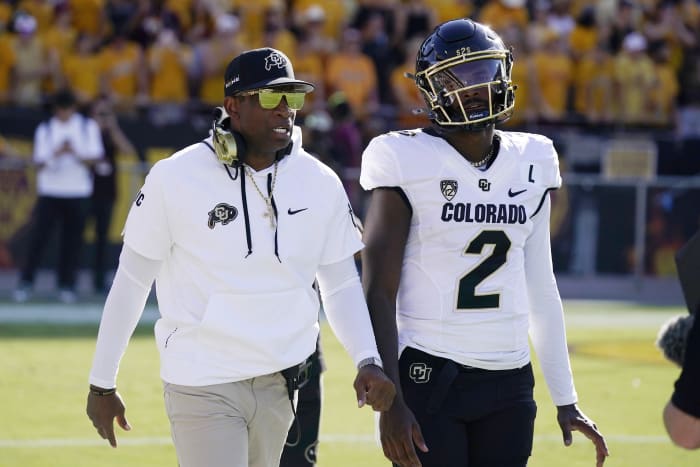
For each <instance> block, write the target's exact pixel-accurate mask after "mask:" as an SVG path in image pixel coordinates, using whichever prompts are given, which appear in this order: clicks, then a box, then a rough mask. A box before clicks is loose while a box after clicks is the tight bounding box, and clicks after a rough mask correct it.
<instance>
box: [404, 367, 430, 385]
mask: <svg viewBox="0 0 700 467" xmlns="http://www.w3.org/2000/svg"><path fill="white" fill-rule="evenodd" d="M432 371H433V369H432V368H430V367H429V366H428V365H426V364H425V363H422V362H414V363H411V366H410V367H409V368H408V376H409V377H410V378H411V379H412V380H413V381H414V382H416V383H418V384H422V383H427V382H428V381H430V373H431V372H432Z"/></svg>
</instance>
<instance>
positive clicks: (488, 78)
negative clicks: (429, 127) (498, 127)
mask: <svg viewBox="0 0 700 467" xmlns="http://www.w3.org/2000/svg"><path fill="white" fill-rule="evenodd" d="M511 66H512V56H511V53H510V51H508V50H483V51H478V52H472V53H469V52H467V53H464V54H460V55H456V56H454V57H451V58H449V59H446V60H442V61H439V62H437V63H435V64H433V65H431V66H429V67H428V68H426V69H425V70H422V71H420V72H418V73H416V83H417V85H418V88H419V89H420V90H421V92H422V94H423V97H424V99H425V101H426V104H427V105H428V107H429V108H430V113H431V115H430V117H431V119H432V120H433V121H434V122H435V123H437V124H438V125H440V126H443V127H452V128H454V129H458V128H462V129H467V130H479V129H482V128H484V127H486V126H488V125H491V124H494V123H500V122H504V121H506V120H507V119H508V118H509V117H510V116H511V114H512V113H513V106H514V104H515V93H514V87H513V82H512V81H511V76H510V75H511Z"/></svg>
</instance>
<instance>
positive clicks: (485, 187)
mask: <svg viewBox="0 0 700 467" xmlns="http://www.w3.org/2000/svg"><path fill="white" fill-rule="evenodd" d="M479 188H481V190H482V191H489V190H490V189H491V182H489V181H488V180H486V179H485V178H480V179H479Z"/></svg>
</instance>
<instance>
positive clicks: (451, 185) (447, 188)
mask: <svg viewBox="0 0 700 467" xmlns="http://www.w3.org/2000/svg"><path fill="white" fill-rule="evenodd" d="M440 191H441V192H442V196H444V197H445V199H446V200H447V201H452V198H454V197H455V195H456V194H457V180H441V181H440Z"/></svg>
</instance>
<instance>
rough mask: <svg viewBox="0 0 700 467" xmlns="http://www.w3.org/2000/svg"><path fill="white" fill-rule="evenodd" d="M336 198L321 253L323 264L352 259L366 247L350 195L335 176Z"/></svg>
mask: <svg viewBox="0 0 700 467" xmlns="http://www.w3.org/2000/svg"><path fill="white" fill-rule="evenodd" d="M334 178H335V180H334V184H335V198H334V200H333V212H334V213H337V214H336V215H334V216H332V217H331V219H330V220H329V222H328V224H327V225H326V240H325V243H324V245H323V252H322V253H321V259H320V263H321V264H334V263H337V262H338V261H341V260H342V259H343V258H347V257H352V255H354V254H355V253H357V252H358V251H360V250H361V249H362V247H363V246H364V245H363V244H362V240H361V237H362V235H361V234H360V230H359V228H358V226H357V225H356V224H355V216H354V214H353V211H352V206H351V205H350V201H349V200H348V195H347V193H346V192H345V190H344V189H343V184H342V182H341V181H340V179H339V178H338V177H337V176H335V174H334Z"/></svg>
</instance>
